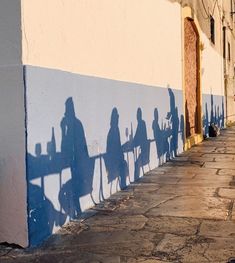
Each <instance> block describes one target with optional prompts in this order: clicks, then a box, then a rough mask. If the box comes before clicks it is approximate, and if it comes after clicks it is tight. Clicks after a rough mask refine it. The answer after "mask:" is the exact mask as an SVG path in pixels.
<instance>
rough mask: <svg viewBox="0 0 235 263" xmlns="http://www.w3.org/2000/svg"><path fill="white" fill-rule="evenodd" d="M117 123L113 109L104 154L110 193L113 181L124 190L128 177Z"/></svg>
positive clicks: (117, 118) (114, 109)
mask: <svg viewBox="0 0 235 263" xmlns="http://www.w3.org/2000/svg"><path fill="white" fill-rule="evenodd" d="M118 122H119V114H118V110H117V108H113V110H112V113H111V120H110V129H109V132H108V137H107V145H106V154H105V155H104V160H105V166H106V170H107V173H108V183H111V186H110V192H112V184H113V182H114V180H115V179H118V182H119V186H120V188H121V189H123V188H125V187H126V178H127V176H128V168H127V163H126V161H125V159H124V154H123V151H122V145H121V139H120V131H119V127H118Z"/></svg>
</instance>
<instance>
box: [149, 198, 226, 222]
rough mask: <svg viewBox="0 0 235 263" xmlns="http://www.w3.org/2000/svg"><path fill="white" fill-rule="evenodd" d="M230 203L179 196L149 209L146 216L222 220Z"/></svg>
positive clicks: (221, 200) (218, 199)
mask: <svg viewBox="0 0 235 263" xmlns="http://www.w3.org/2000/svg"><path fill="white" fill-rule="evenodd" d="M229 204H230V201H229V200H226V199H222V198H215V197H209V196H206V197H204V196H198V197H196V196H180V197H175V198H174V199H172V200H169V201H167V202H164V203H162V204H160V205H159V206H157V207H155V208H153V209H151V210H150V211H149V212H148V213H147V216H151V217H154V216H177V217H192V218H208V219H212V218H213V219H223V220H225V219H226V218H227V215H228V207H229Z"/></svg>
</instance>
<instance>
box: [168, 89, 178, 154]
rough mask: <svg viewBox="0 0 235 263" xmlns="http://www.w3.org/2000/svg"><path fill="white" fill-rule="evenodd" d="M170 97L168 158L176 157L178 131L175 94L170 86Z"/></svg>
mask: <svg viewBox="0 0 235 263" xmlns="http://www.w3.org/2000/svg"><path fill="white" fill-rule="evenodd" d="M168 93H169V97H170V112H169V116H170V119H171V127H172V128H171V136H172V138H171V140H170V158H173V157H176V156H177V154H178V133H179V116H178V108H177V107H176V105H175V95H174V93H173V91H172V89H171V88H168Z"/></svg>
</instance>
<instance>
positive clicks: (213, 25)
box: [210, 16, 215, 44]
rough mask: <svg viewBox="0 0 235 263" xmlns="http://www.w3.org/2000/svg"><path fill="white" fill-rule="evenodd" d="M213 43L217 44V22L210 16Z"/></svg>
mask: <svg viewBox="0 0 235 263" xmlns="http://www.w3.org/2000/svg"><path fill="white" fill-rule="evenodd" d="M210 29H211V42H212V43H213V44H215V20H214V18H213V17H212V16H210Z"/></svg>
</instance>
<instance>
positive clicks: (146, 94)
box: [25, 66, 222, 246]
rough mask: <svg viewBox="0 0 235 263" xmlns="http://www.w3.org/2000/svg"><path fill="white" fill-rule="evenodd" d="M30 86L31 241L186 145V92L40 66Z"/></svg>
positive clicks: (31, 70)
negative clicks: (184, 97) (184, 107)
mask: <svg viewBox="0 0 235 263" xmlns="http://www.w3.org/2000/svg"><path fill="white" fill-rule="evenodd" d="M25 90H26V108H27V183H28V226H29V240H30V246H35V245H38V244H40V243H41V242H42V241H43V240H44V239H45V238H46V237H48V236H49V235H51V234H52V233H53V232H55V231H56V230H57V229H58V228H59V227H60V226H62V225H63V224H64V223H66V222H68V221H69V220H71V219H73V218H76V217H77V216H79V215H80V214H81V213H82V212H83V211H84V210H85V209H87V208H89V207H91V206H93V205H94V204H95V203H99V202H101V201H102V200H104V199H105V198H107V197H109V196H110V194H112V193H114V192H116V191H118V190H120V189H123V188H125V187H126V186H127V185H128V184H130V183H131V182H134V181H135V180H138V178H139V177H141V176H142V175H143V173H144V172H147V171H149V170H150V169H153V168H155V167H157V166H158V165H159V164H162V163H163V162H165V161H166V160H167V159H169V158H172V157H174V156H175V155H176V154H178V153H181V152H182V151H183V138H184V116H183V94H182V91H181V90H176V89H174V88H173V87H170V86H166V87H151V86H147V85H140V84H134V83H127V82H122V81H116V80H109V79H102V78H97V77H89V76H83V75H78V74H72V73H68V72H63V71H59V70H53V69H46V68H39V67H32V66H25ZM210 99H211V97H210V98H209V97H208V96H207V95H206V96H203V103H204V104H203V105H204V106H203V107H204V112H205V114H204V115H205V116H207V117H206V118H207V120H209V119H210V118H212V117H211V116H218V112H220V109H221V110H222V106H220V105H221V104H218V103H219V101H220V99H221V98H217V97H214V96H213V103H212V102H211V100H210ZM217 100H218V103H217ZM209 103H212V104H213V108H214V106H215V107H217V105H219V110H217V108H216V114H215V113H213V114H212V115H210V113H209V110H208V109H209V107H210V106H209V105H211V104H209ZM206 109H207V110H206ZM207 112H208V114H207ZM206 123H208V121H207V122H205V127H206V125H207V124H206ZM205 129H207V127H206V128H205Z"/></svg>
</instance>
